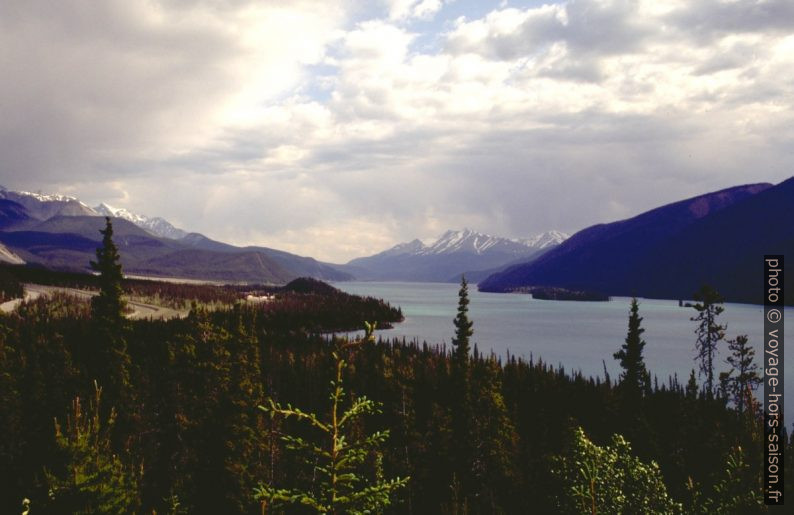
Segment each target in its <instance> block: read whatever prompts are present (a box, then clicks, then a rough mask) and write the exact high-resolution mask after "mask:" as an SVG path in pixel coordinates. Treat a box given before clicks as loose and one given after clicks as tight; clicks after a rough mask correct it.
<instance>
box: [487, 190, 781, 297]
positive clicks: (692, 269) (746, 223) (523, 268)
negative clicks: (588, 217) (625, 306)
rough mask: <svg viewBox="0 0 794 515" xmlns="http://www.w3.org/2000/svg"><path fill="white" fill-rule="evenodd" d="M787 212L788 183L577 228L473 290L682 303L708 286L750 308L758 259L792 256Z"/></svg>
mask: <svg viewBox="0 0 794 515" xmlns="http://www.w3.org/2000/svg"><path fill="white" fill-rule="evenodd" d="M792 206H794V178H791V179H788V180H787V181H784V182H782V183H780V184H778V185H777V186H773V185H771V184H766V183H764V184H750V185H744V186H737V187H734V188H728V189H725V190H721V191H717V192H714V193H708V194H705V195H700V196H698V197H694V198H690V199H686V200H682V201H680V202H675V203H673V204H668V205H665V206H662V207H659V208H656V209H653V210H651V211H648V212H645V213H642V214H640V215H638V216H635V217H633V218H630V219H628V220H622V221H619V222H614V223H609V224H600V225H595V226H592V227H589V228H587V229H584V230H582V231H580V232H578V233H576V234H574V235H573V236H572V237H571V238H570V239H568V240H567V241H566V242H564V243H563V244H561V245H559V246H558V247H556V248H554V249H552V250H550V251H549V252H547V253H546V254H544V255H543V256H541V257H539V258H538V259H537V260H535V261H534V262H532V263H528V264H520V265H516V266H512V267H509V268H508V269H506V270H504V271H502V272H499V273H496V274H494V275H492V276H490V277H488V278H487V279H486V280H484V281H482V282H481V283H480V284H479V288H480V290H482V291H495V292H504V291H512V290H516V289H519V288H522V287H528V286H553V287H560V288H568V289H576V290H591V291H596V292H601V293H605V294H609V295H639V296H644V297H655V298H679V299H689V298H691V297H692V294H693V293H694V292H695V291H696V290H697V289H698V288H699V287H700V286H701V285H702V284H703V283H708V284H710V285H712V286H714V287H715V288H717V290H718V291H720V292H722V293H723V294H724V295H725V296H726V298H727V299H729V300H732V301H737V302H753V303H757V302H760V301H761V298H760V296H761V286H762V277H761V275H762V265H763V255H764V254H786V253H788V254H790V255H791V254H792V252H794V209H792ZM787 291H788V290H787ZM788 298H789V299H791V296H789V297H788Z"/></svg>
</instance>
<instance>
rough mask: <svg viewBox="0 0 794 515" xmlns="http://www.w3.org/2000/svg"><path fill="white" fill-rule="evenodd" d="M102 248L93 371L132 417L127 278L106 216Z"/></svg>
mask: <svg viewBox="0 0 794 515" xmlns="http://www.w3.org/2000/svg"><path fill="white" fill-rule="evenodd" d="M99 232H100V233H101V234H102V246H101V247H99V248H97V249H96V258H97V259H96V261H91V268H92V269H94V270H95V271H96V272H98V273H99V294H98V295H96V296H94V297H93V298H92V299H91V316H92V319H93V321H94V327H95V330H96V332H95V335H94V336H95V338H96V340H95V356H94V358H95V362H94V364H93V367H92V369H93V370H91V371H90V372H91V373H92V375H93V377H94V378H96V379H98V380H99V381H100V382H101V383H102V384H103V385H105V387H106V388H107V393H108V397H109V398H110V402H111V403H112V404H115V405H116V406H118V407H119V409H121V410H122V412H123V413H124V415H125V416H129V415H130V405H129V403H128V401H129V400H130V399H129V395H128V394H129V392H128V388H129V368H130V356H129V354H128V352H127V342H126V338H125V332H126V329H127V324H126V320H125V318H124V308H125V302H124V299H122V293H123V290H122V286H121V282H122V279H123V278H124V276H123V274H122V271H121V263H120V256H119V251H118V248H116V244H115V243H114V242H113V224H112V223H111V221H110V217H105V229H103V230H100V231H99Z"/></svg>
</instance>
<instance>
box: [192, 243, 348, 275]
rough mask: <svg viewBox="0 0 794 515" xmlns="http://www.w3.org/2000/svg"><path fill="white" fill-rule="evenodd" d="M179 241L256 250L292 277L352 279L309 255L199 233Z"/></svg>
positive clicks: (217, 248) (231, 249) (196, 245)
mask: <svg viewBox="0 0 794 515" xmlns="http://www.w3.org/2000/svg"><path fill="white" fill-rule="evenodd" d="M179 241H180V242H181V243H183V244H186V245H189V246H191V247H193V248H199V249H204V250H213V251H217V252H258V253H260V254H262V255H264V256H267V257H268V258H269V259H272V260H273V261H275V262H276V263H278V264H279V265H281V266H282V267H284V268H285V269H287V270H289V271H290V272H291V273H292V274H293V277H313V278H315V279H323V280H326V281H349V280H351V279H353V276H352V275H351V274H349V273H347V272H344V271H342V270H340V269H339V267H338V266H337V265H331V264H328V263H323V262H320V261H317V260H316V259H314V258H311V257H304V256H298V255H295V254H291V253H289V252H285V251H283V250H277V249H271V248H268V247H258V246H248V247H235V246H234V245H229V244H228V243H222V242H219V241H215V240H212V239H210V238H207V237H206V236H204V235H203V234H199V233H190V234H187V235H186V236H185V237H184V238H182V239H181V240H179Z"/></svg>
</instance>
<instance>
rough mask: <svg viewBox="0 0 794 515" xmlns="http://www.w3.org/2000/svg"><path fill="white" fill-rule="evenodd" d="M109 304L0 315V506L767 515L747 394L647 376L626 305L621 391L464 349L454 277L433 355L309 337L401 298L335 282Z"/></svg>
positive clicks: (414, 346) (469, 327) (745, 372)
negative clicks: (124, 308) (200, 299)
mask: <svg viewBox="0 0 794 515" xmlns="http://www.w3.org/2000/svg"><path fill="white" fill-rule="evenodd" d="M109 262H111V263H112V262H113V260H112V259H111V260H109ZM116 277H117V276H116ZM106 279H107V281H108V285H109V286H113V287H114V288H115V287H116V286H118V282H116V281H114V282H113V283H112V284H111V282H110V278H104V277H101V276H100V277H98V278H96V279H95V280H96V281H97V283H96V284H99V282H100V281H105V280H106ZM122 284H125V283H122ZM324 290H325V289H324ZM116 291H117V290H116ZM173 291H177V290H173ZM184 291H188V290H184ZM233 291H235V292H236V294H237V295H238V296H241V295H242V294H243V293H244V292H245V291H246V290H243V289H240V290H233ZM712 305H713V304H712ZM108 312H109V311H107V310H105V309H104V308H102V309H97V308H96V307H94V309H92V305H90V304H89V303H88V302H78V301H74V300H73V299H72V298H70V297H68V296H65V295H62V294H58V295H54V296H52V297H42V298H40V299H37V300H36V301H33V302H26V303H23V304H22V305H21V306H20V308H19V309H18V310H16V311H15V312H14V313H12V314H10V315H7V316H0V512H2V513H14V512H18V511H19V507H20V502H21V500H22V499H24V498H27V499H29V500H30V504H29V508H30V510H31V513H36V512H37V511H39V512H41V513H52V512H79V511H81V510H83V511H91V510H93V511H107V512H114V511H116V512H137V513H152V512H153V511H156V512H157V513H169V512H171V513H175V512H177V511H181V512H187V513H230V514H238V513H239V514H248V513H261V510H262V504H261V501H262V500H265V501H267V502H268V505H267V506H265V508H266V509H271V508H273V509H276V510H278V509H279V508H278V506H277V505H278V504H279V503H283V504H284V506H283V510H284V511H285V512H288V513H300V512H302V511H303V512H305V511H306V510H310V508H309V506H310V505H312V504H313V503H315V508H317V507H320V508H321V510H320V511H322V508H327V511H333V510H337V511H347V510H348V508H350V510H352V511H354V510H360V511H362V512H364V511H367V510H371V511H372V512H378V511H383V512H384V513H555V512H557V511H559V510H568V511H569V512H574V513H592V510H593V506H594V505H595V509H596V511H597V512H598V513H609V512H611V510H613V509H614V510H623V512H624V513H642V512H644V511H653V510H657V509H658V510H660V511H662V512H664V511H670V512H675V511H676V510H678V506H679V504H680V506H682V508H683V511H684V512H686V513H707V512H708V513H753V512H755V511H763V509H764V508H763V506H762V505H761V504H760V503H759V500H760V495H761V492H760V485H759V484H758V480H759V478H760V471H761V463H760V462H761V457H760V456H761V453H760V452H742V451H740V450H739V449H760V448H761V447H760V442H761V420H760V418H759V414H760V410H759V409H758V406H757V405H756V404H755V401H754V400H752V398H749V399H747V398H746V400H745V403H744V404H743V405H741V407H740V405H739V404H738V403H737V402H735V399H734V403H728V401H727V399H726V398H724V397H723V396H721V395H718V396H716V397H715V396H714V395H711V394H710V393H707V392H706V391H705V390H702V389H700V388H699V385H698V383H697V380H696V377H695V374H694V372H693V374H692V375H691V376H690V378H689V382H688V383H687V384H686V385H681V384H679V382H678V379H677V377H670V378H667V380H664V379H661V380H656V381H652V382H651V381H647V378H648V376H649V375H650V373H651V372H652V371H649V372H648V373H643V372H642V370H643V369H644V368H645V366H644V364H643V362H642V345H640V344H641V343H642V341H643V339H642V330H641V329H642V328H641V322H642V319H641V318H640V317H639V309H638V307H637V306H636V304H635V305H633V306H632V309H631V311H630V316H629V331H628V334H627V337H626V341H625V346H623V347H620V349H619V352H618V354H619V356H618V359H621V360H622V361H624V368H623V370H624V373H623V375H622V376H621V380H620V382H618V383H617V384H614V383H613V382H612V381H609V380H606V381H604V380H601V379H597V378H586V377H583V376H582V375H581V374H578V373H570V372H568V371H566V370H564V369H562V368H554V367H551V366H549V365H548V364H546V363H543V362H541V361H535V360H529V361H527V360H524V359H522V358H519V357H516V356H507V358H506V359H505V360H504V361H502V360H500V359H499V358H497V357H495V356H492V355H491V356H484V355H482V354H481V353H480V352H479V350H478V347H477V345H476V344H474V343H473V342H472V337H473V335H474V332H473V329H474V325H473V324H472V320H471V319H469V314H468V292H467V288H466V285H465V283H464V284H462V285H461V291H460V294H459V301H458V314H457V316H456V317H455V322H454V326H453V325H452V324H451V325H450V332H451V333H453V330H454V333H453V334H454V343H455V345H454V346H453V348H452V349H451V350H450V349H447V348H445V347H443V346H439V345H428V344H426V343H419V342H404V341H391V342H389V341H380V342H377V343H372V342H368V343H366V344H364V343H361V344H355V345H353V346H348V347H345V346H346V345H350V344H351V343H353V342H347V343H345V342H344V341H342V342H340V341H336V340H334V339H332V338H329V337H328V335H327V334H326V333H327V332H330V331H334V330H339V329H340V328H342V327H345V328H350V327H362V326H363V325H364V324H363V322H364V320H372V321H377V322H378V324H379V325H381V323H382V322H383V323H388V320H392V321H394V320H395V319H397V318H398V317H399V316H400V313H399V311H398V310H397V309H395V308H392V307H390V306H387V305H385V304H383V303H379V302H377V301H376V300H374V299H369V300H368V299H361V298H358V297H354V296H350V295H347V296H345V295H344V294H341V293H336V292H334V291H331V290H327V291H322V292H318V291H317V290H314V291H313V292H304V293H296V292H284V291H279V292H276V298H275V299H274V300H273V301H269V302H263V303H236V304H234V305H231V304H230V305H226V307H224V308H223V309H215V310H209V309H206V308H205V307H202V306H196V307H195V308H194V309H192V310H191V312H190V314H189V315H188V316H186V317H184V318H175V319H171V320H124V319H118V318H117V317H107V316H105V315H104V314H105V313H108ZM715 313H716V311H715ZM100 314H102V316H100ZM111 319H112V320H111ZM111 324H118V325H117V326H116V329H113V330H112V331H110V330H109V328H110V327H111ZM708 326H709V324H707V327H708ZM108 338H116V339H118V340H117V341H116V340H109V339H108ZM367 339H368V338H367ZM356 342H359V340H357V341H356ZM619 343H620V342H615V345H616V347H618V345H619ZM648 345H653V342H652V341H649V342H648ZM732 347H735V348H734V349H733V352H734V354H733V355H734V356H735V357H736V359H735V360H734V361H729V364H730V365H731V366H732V367H733V368H734V372H731V373H729V374H728V375H727V376H725V377H726V380H727V381H728V382H727V383H726V391H735V390H736V388H739V389H743V390H746V389H747V388H751V387H750V386H749V385H750V384H751V383H750V382H747V385H748V386H745V385H744V383H742V381H739V382H738V383H733V382H731V381H732V380H733V379H736V380H739V378H740V377H744V378H745V379H744V380H745V381H746V380H748V378H749V377H751V375H749V374H751V372H752V369H751V368H750V367H749V366H745V365H743V364H742V363H743V362H747V361H746V360H747V358H748V353H747V352H746V351H744V350H742V349H743V348H746V341H740V340H739V338H737V339H736V341H735V342H734V343H732ZM464 348H465V349H467V352H465V353H464V352H463V349H464ZM353 349H355V352H352V350H353ZM469 351H470V352H469ZM620 351H623V353H625V356H624V355H623V354H621V353H620ZM114 360H115V361H114ZM630 370H631V373H629V371H630ZM643 378H644V379H643ZM95 380H98V382H99V384H100V385H102V386H103V388H104V390H103V392H102V397H101V401H102V402H101V404H100V403H99V398H98V396H97V389H95V388H94V386H93V385H94V381H95ZM331 382H333V388H332V392H331V396H330V402H329V394H328V387H327V385H328V384H329V383H331ZM640 383H642V386H641V388H640ZM728 385H735V386H736V388H734V386H728ZM627 388H628V389H630V390H632V391H636V390H640V389H641V390H642V395H641V396H640V397H639V401H638V402H632V401H631V399H633V398H634V397H631V396H627V394H626V391H627ZM731 388H733V390H732V389H731ZM635 389H636V390H635ZM75 397H78V398H79V399H94V402H93V404H89V406H88V407H87V408H86V407H85V404H84V402H83V401H80V402H79V403H76V402H74V401H73V400H74V399H75ZM635 400H636V399H635ZM748 402H749V404H748ZM260 405H261V406H265V407H266V410H265V411H263V410H261V409H257V406H260ZM295 406H300V411H299V410H298V409H297V408H295ZM113 408H115V409H113ZM270 414H272V415H273V416H272V417H271V416H268V415H270ZM334 414H336V420H337V424H333V420H334ZM53 418H55V419H57V420H58V421H59V422H58V424H59V425H58V427H59V429H58V430H56V433H55V435H54V434H53ZM63 421H66V422H63ZM342 421H344V422H342ZM307 422H308V423H307ZM574 428H582V429H581V431H578V432H576V433H572V431H573V430H574ZM386 431H388V439H386ZM572 434H573V435H574V436H573V437H571V435H572ZM584 434H587V435H588V436H587V437H585V436H584ZM614 435H624V436H622V437H618V436H614ZM629 442H630V444H629ZM784 443H785V446H786V452H787V454H788V456H789V460H788V462H787V463H786V471H787V472H789V473H788V474H786V475H785V477H787V478H788V480H787V481H788V482H789V484H788V485H787V488H789V490H790V491H794V490H791V484H790V483H791V481H792V479H794V472H792V471H791V459H790V458H791V456H794V449H793V448H792V442H791V440H790V439H788V437H786V438H785V442H784ZM335 450H336V451H337V454H336V456H334V451H335ZM74 471H77V473H76V474H75V473H74ZM552 472H553V473H552ZM334 477H336V480H334ZM408 477H410V478H411V480H410V481H409V482H407V483H405V480H404V479H393V480H392V479H387V478H408ZM340 479H341V482H340ZM255 489H257V490H255ZM257 494H258V498H255V495H257ZM387 502H388V505H387ZM345 503H349V504H345ZM643 506H645V507H647V510H646V508H643ZM638 507H639V508H638ZM315 511H317V510H315Z"/></svg>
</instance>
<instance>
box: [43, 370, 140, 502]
mask: <svg viewBox="0 0 794 515" xmlns="http://www.w3.org/2000/svg"><path fill="white" fill-rule="evenodd" d="M101 397H102V389H101V388H100V387H99V386H98V385H97V384H96V383H94V399H93V402H91V403H89V406H88V411H86V409H85V406H84V403H82V402H81V401H80V398H79V397H76V398H75V399H74V401H73V402H72V406H71V410H70V411H69V414H68V416H67V417H66V427H63V426H62V425H61V424H60V423H59V422H58V419H55V443H56V449H57V452H58V454H59V455H61V457H62V459H63V462H64V463H63V465H64V466H63V467H62V468H60V469H59V470H58V471H49V470H45V476H46V478H47V483H48V486H49V503H50V506H49V508H50V509H51V510H52V512H53V513H134V512H135V511H136V509H137V507H138V506H139V503H140V499H139V497H138V485H139V482H140V481H139V480H140V477H139V473H140V470H136V467H133V466H131V465H130V464H129V463H125V462H124V461H122V460H121V459H120V457H119V456H118V455H117V454H116V453H115V452H113V449H112V445H111V438H110V433H111V431H112V428H113V425H114V424H115V422H116V412H115V410H113V409H111V410H110V414H109V416H108V417H107V419H104V418H103V417H102V416H101V415H100V401H101Z"/></svg>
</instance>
